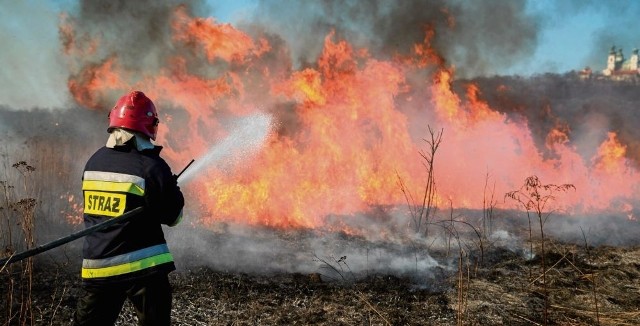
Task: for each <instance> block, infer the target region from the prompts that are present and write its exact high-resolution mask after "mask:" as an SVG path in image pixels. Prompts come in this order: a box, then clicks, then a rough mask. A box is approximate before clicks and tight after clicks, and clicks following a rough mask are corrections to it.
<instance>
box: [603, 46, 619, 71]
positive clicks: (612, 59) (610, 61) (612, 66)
mask: <svg viewBox="0 0 640 326" xmlns="http://www.w3.org/2000/svg"><path fill="white" fill-rule="evenodd" d="M615 70H616V47H615V46H612V47H611V51H609V56H608V57H607V68H606V69H605V70H603V71H602V74H603V75H605V76H611V73H613V72H614V71H615Z"/></svg>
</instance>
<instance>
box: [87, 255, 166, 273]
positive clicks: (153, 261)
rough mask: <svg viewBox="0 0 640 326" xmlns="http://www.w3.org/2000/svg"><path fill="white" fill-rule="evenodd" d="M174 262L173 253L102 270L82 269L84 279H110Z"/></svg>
mask: <svg viewBox="0 0 640 326" xmlns="http://www.w3.org/2000/svg"><path fill="white" fill-rule="evenodd" d="M172 261H173V256H172V255H171V253H164V254H160V255H157V256H152V257H148V258H144V259H141V260H136V261H133V262H130V263H125V264H121V265H116V266H109V267H102V268H82V278H96V277H109V276H116V275H122V274H127V273H132V272H137V271H140V270H143V269H145V268H149V267H153V266H157V265H160V264H164V263H169V262H172Z"/></svg>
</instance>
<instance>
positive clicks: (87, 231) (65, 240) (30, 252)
mask: <svg viewBox="0 0 640 326" xmlns="http://www.w3.org/2000/svg"><path fill="white" fill-rule="evenodd" d="M194 161H195V160H194V159H192V160H191V162H189V164H187V166H185V167H184V169H182V171H180V173H178V174H177V175H176V179H178V178H180V176H181V175H182V173H184V171H186V170H187V169H188V168H189V166H191V164H192V163H193V162H194ZM143 210H144V207H143V206H140V207H137V208H134V209H132V210H130V211H128V212H126V213H124V214H122V215H120V216H118V217H116V218H111V219H108V220H106V221H104V222H102V223H98V224H96V225H94V226H91V227H88V228H86V229H84V230H81V231H78V232H76V233H72V234H70V235H68V236H66V237H63V238H60V239H58V240H54V241H51V242H49V243H45V244H43V245H40V246H37V247H35V248H31V249H28V250H25V251H23V252H20V253H17V254H13V255H11V256H9V257H7V258H3V259H0V270H1V269H2V268H4V267H5V266H6V265H9V264H12V263H15V262H18V261H21V260H23V259H26V258H29V257H32V256H35V255H37V254H40V253H43V252H45V251H49V250H51V249H53V248H56V247H59V246H61V245H63V244H65V243H68V242H71V241H73V240H76V239H79V238H82V237H84V236H87V235H89V234H92V233H94V232H97V231H100V230H103V229H105V228H107V227H109V226H111V225H114V224H116V223H122V222H124V221H127V220H129V219H131V218H132V217H134V216H136V215H138V213H140V212H142V211H143Z"/></svg>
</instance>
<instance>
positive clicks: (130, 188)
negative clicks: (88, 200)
mask: <svg viewBox="0 0 640 326" xmlns="http://www.w3.org/2000/svg"><path fill="white" fill-rule="evenodd" d="M82 190H102V191H112V192H126V193H130V194H133V195H137V196H144V188H142V187H140V186H138V185H137V184H135V183H132V182H112V181H97V180H84V181H82Z"/></svg>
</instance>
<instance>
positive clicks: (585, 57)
mask: <svg viewBox="0 0 640 326" xmlns="http://www.w3.org/2000/svg"><path fill="white" fill-rule="evenodd" d="M486 1H488V2H492V3H496V2H497V3H498V4H500V1H499V0H490V1H489V0H486ZM451 2H453V3H464V1H463V0H452V1H451ZM265 3H268V4H269V1H265ZM291 3H292V4H293V3H296V2H295V1H294V2H291ZM383 3H384V1H383ZM480 3H481V4H482V2H480ZM504 3H509V1H507V0H504ZM208 5H209V8H208V9H207V11H208V12H207V13H206V14H207V15H209V16H210V17H214V18H215V19H216V20H217V21H220V22H229V23H231V24H234V25H236V26H242V24H243V22H247V21H250V20H251V19H254V18H261V19H264V17H261V16H263V13H262V12H260V10H261V9H260V8H261V7H260V6H259V2H258V1H257V0H236V1H209V2H208ZM76 8H77V2H75V1H70V0H60V1H53V2H47V1H37V0H25V1H13V0H0V9H1V10H0V42H2V43H3V50H2V51H0V62H3V65H4V66H3V69H1V70H0V105H5V106H8V107H11V108H30V107H35V106H37V107H58V106H65V105H66V102H67V100H68V97H67V96H66V95H65V92H66V80H67V77H68V76H67V72H66V68H65V67H66V66H65V64H66V63H65V62H64V58H63V57H62V56H61V50H60V44H59V41H58V31H57V25H58V22H59V14H60V13H61V12H66V11H69V12H73V11H74V10H75V9H76ZM298 8H301V7H300V6H299V7H298ZM282 14H285V13H284V12H283V13H282ZM289 14H290V13H289ZM526 14H527V15H530V16H531V17H535V21H536V22H537V24H538V25H537V31H536V35H535V38H536V41H535V46H534V47H533V48H532V49H530V50H527V52H526V53H524V54H523V55H519V56H518V57H517V58H516V59H514V60H511V61H509V62H508V63H506V64H504V65H495V66H493V67H491V68H490V69H488V70H487V74H498V75H513V74H518V75H523V76H528V75H532V74H536V73H545V72H551V73H563V72H567V71H571V70H579V69H582V68H584V67H585V66H590V67H591V68H592V69H594V70H602V69H604V65H605V62H606V55H607V53H608V51H609V48H610V47H611V46H612V45H616V46H618V47H621V48H623V51H624V54H625V55H627V56H628V55H629V54H630V53H631V50H632V49H633V48H635V47H640V33H638V32H637V31H638V27H639V26H638V24H640V23H639V22H638V17H640V1H632V0H621V1H590V0H584V1H579V0H559V1H551V0H529V1H527V2H526ZM271 15H272V17H269V18H270V19H272V21H274V22H278V21H279V18H278V17H273V16H277V15H278V12H277V11H276V12H275V14H274V12H273V11H272V12H271ZM294 15H295V14H294ZM284 17H292V16H284ZM490 19H500V17H490ZM240 28H241V27H240ZM275 28H276V30H278V31H279V32H281V33H282V34H283V35H285V37H287V36H288V37H290V38H296V37H297V36H298V35H296V33H297V32H298V30H297V28H296V27H295V26H291V25H286V24H284V23H282V22H281V21H280V22H279V25H277V26H276V27H275ZM318 43H321V40H318ZM294 52H295V51H294ZM452 64H456V62H452Z"/></svg>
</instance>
